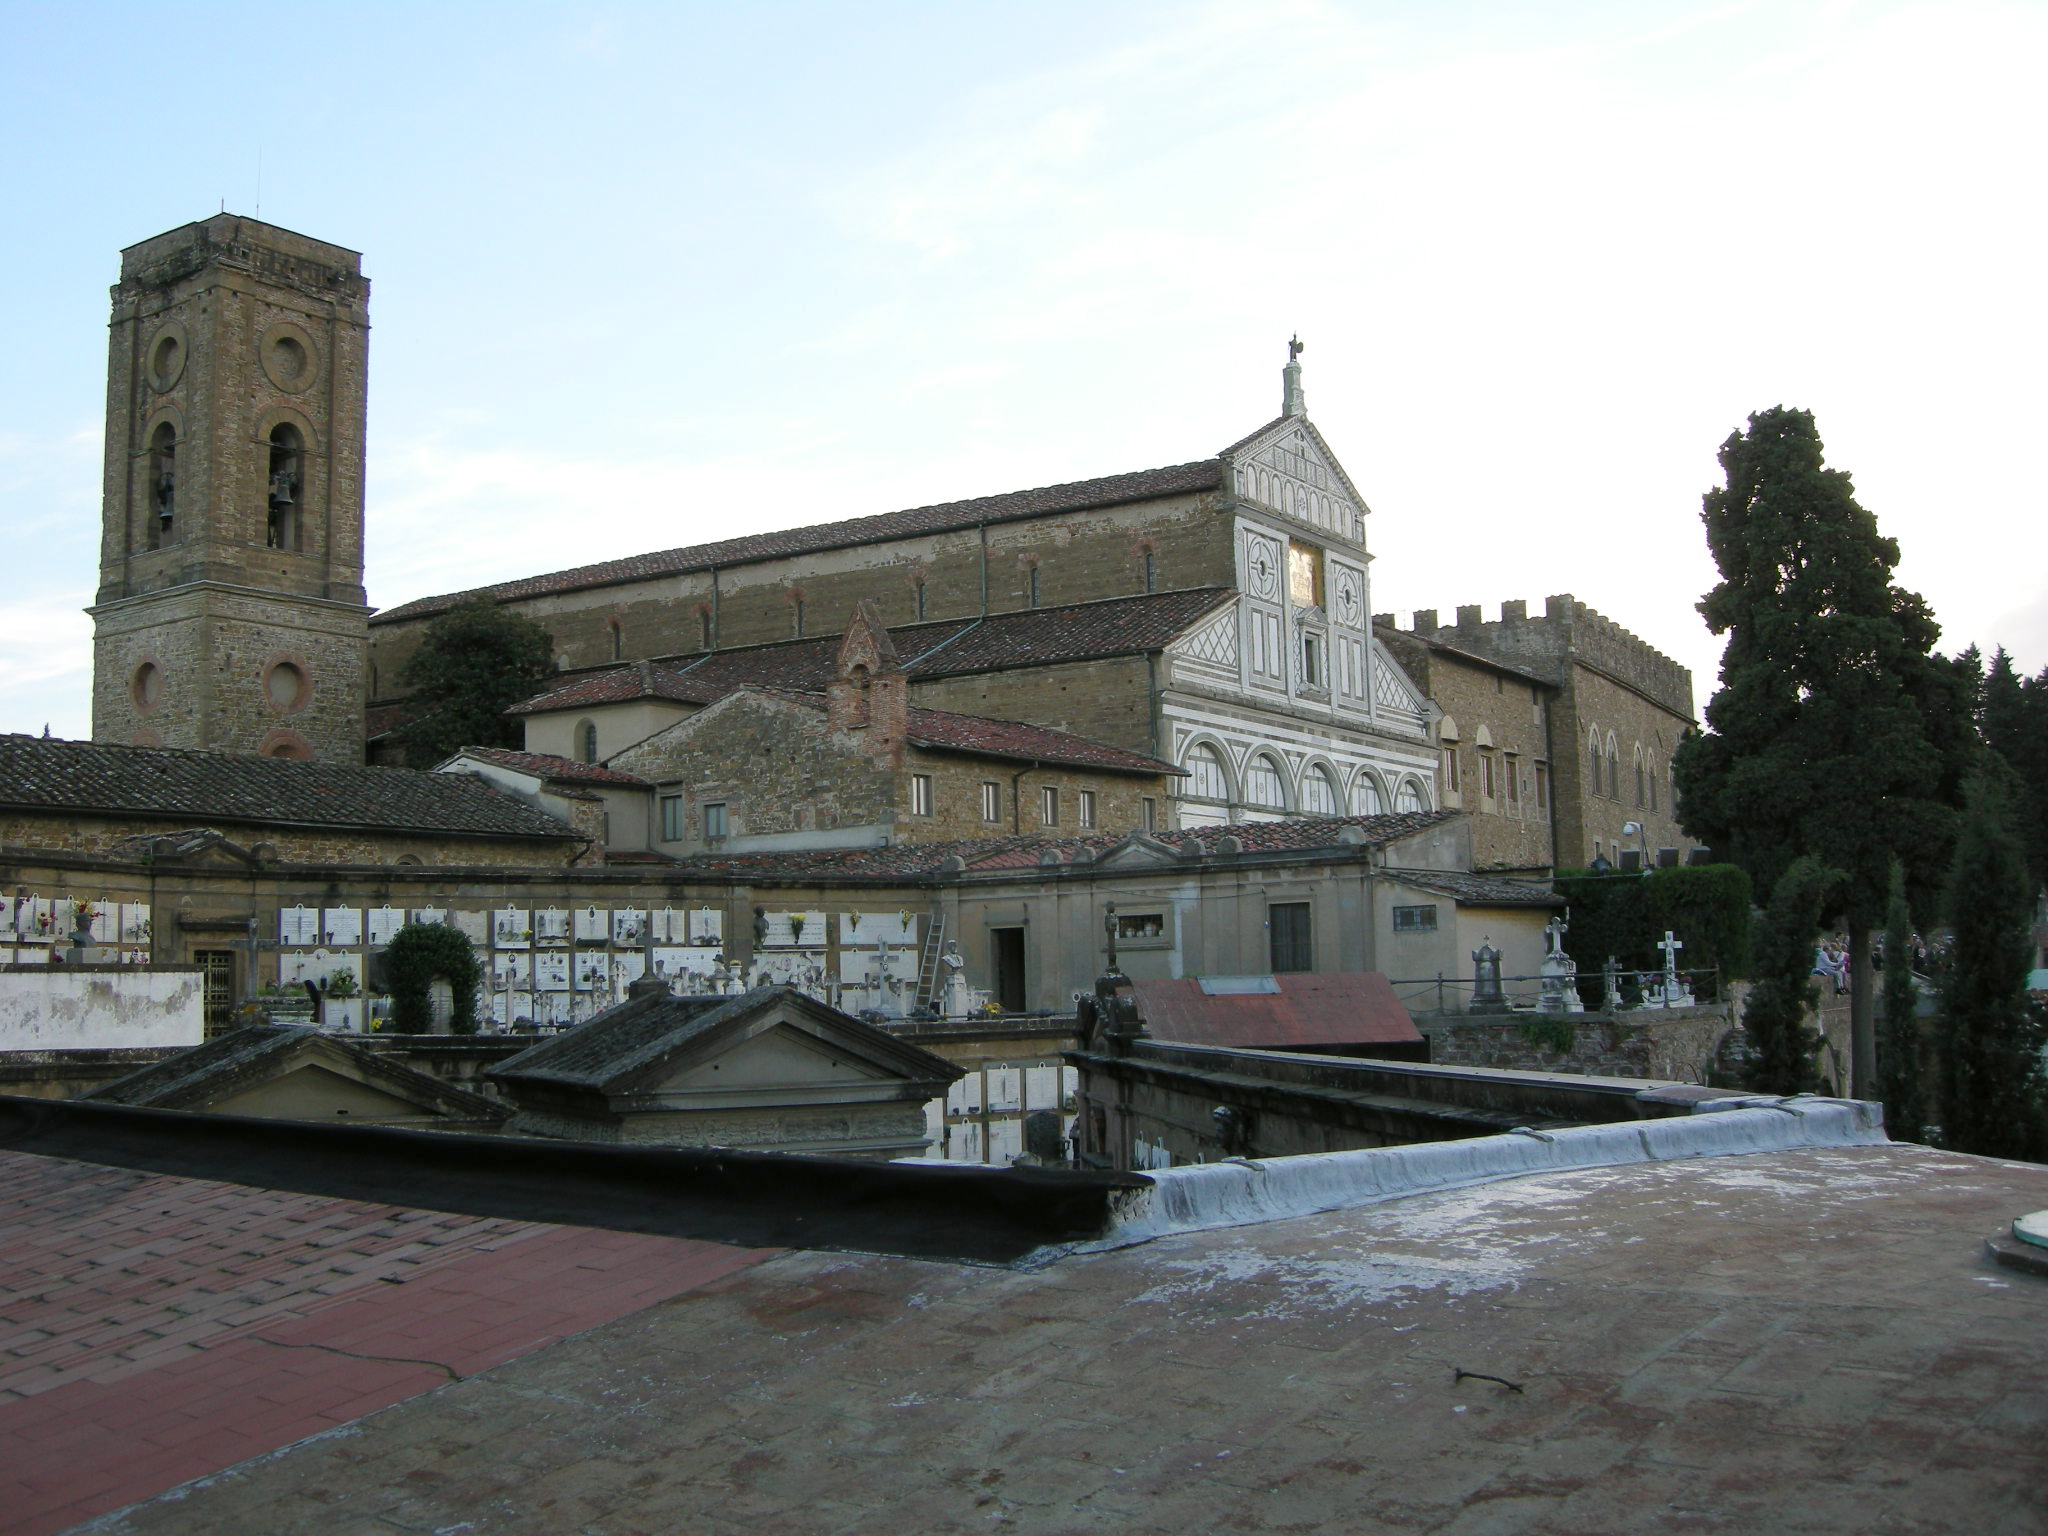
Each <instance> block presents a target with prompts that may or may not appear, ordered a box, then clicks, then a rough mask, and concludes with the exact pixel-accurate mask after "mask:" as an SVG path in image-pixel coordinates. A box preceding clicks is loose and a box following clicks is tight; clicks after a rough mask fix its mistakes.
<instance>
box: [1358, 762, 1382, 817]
mask: <svg viewBox="0 0 2048 1536" xmlns="http://www.w3.org/2000/svg"><path fill="white" fill-rule="evenodd" d="M1351 791H1352V797H1353V800H1354V801H1355V802H1356V804H1357V806H1358V814H1359V815H1361V816H1384V815H1386V813H1387V800H1386V796H1384V795H1382V794H1381V793H1380V781H1379V780H1378V779H1376V778H1374V777H1373V776H1372V774H1371V773H1370V772H1369V771H1367V770H1366V769H1363V768H1361V769H1359V770H1358V777H1357V779H1356V780H1354V781H1353V783H1352V786H1351Z"/></svg>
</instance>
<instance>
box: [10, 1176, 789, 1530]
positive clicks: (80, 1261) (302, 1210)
mask: <svg viewBox="0 0 2048 1536" xmlns="http://www.w3.org/2000/svg"><path fill="white" fill-rule="evenodd" d="M764 1256H765V1255H764V1254H763V1253H761V1252H757V1251H753V1250H748V1249H740V1248H726V1247H720V1246H718V1245H716V1244H710V1243H695V1242H686V1241H681V1240H678V1239H673V1238H658V1237H641V1236H635V1235H631V1234H625V1233H618V1232H598V1231H591V1230H588V1229H583V1228H573V1227H560V1226H546V1225H541V1224H536V1223H526V1222H513V1221H497V1220H489V1219H484V1218H478V1217H470V1216H451V1215H446V1214H443V1213H441V1212H437V1211H426V1210H409V1209H402V1208H399V1207H395V1206H372V1205H360V1204H355V1203H352V1202H350V1201H345V1200H325V1199H319V1198H314V1197H310V1196H302V1195H290V1194H278V1193H275V1192H271V1191H265V1190H256V1189H248V1188H243V1187H240V1186H236V1185H228V1184H216V1183H208V1182H204V1181H200V1180H193V1179H180V1178H170V1177H165V1176H161V1175H156V1174H145V1173H133V1172H128V1171H124V1170H120V1169H112V1168H102V1167H97V1166H93V1165H89V1164H84V1163H72V1162H65V1161H62V1160H59V1159H54V1158H42V1157H32V1156H27V1155H24V1154H20V1153H10V1152H0V1532H4V1533H5V1536H38V1533H42V1532H49V1531H56V1530H61V1529H64V1528H65V1527H68V1526H71V1525H74V1524H76V1523H77V1522H79V1521H80V1520H83V1519H85V1518H87V1517H88V1516H91V1515H95V1514H99V1513H102V1512H104V1511H107V1510H112V1509H119V1508H121V1507H122V1506H124V1505H127V1504H131V1503H134V1502H135V1501H136V1500H138V1499H143V1498H147V1497H149V1496H150V1495H152V1494H156V1493H160V1492H162V1491H164V1490H165V1489H168V1488H172V1487H175V1486H177V1485H178V1484H180V1483H183V1482H186V1481H187V1480H189V1479H191V1478H194V1477H199V1476H203V1475H205V1474H207V1473H211V1472H216V1471H218V1470H220V1469H221V1468H224V1467H229V1466H233V1465H234V1464H236V1463H238V1462H241V1461H245V1460H247V1459H248V1458H249V1457H251V1456H257V1455H261V1454H263V1453H264V1452H268V1451H272V1450H275V1449H277V1448H278V1447H280V1446H284V1445H289V1444H291V1443H292V1442H293V1441H296V1440H301V1439H304V1438H305V1437H306V1436H308V1435H314V1434H319V1433H321V1432H323V1431H328V1430H333V1429H335V1428H337V1427H338V1426H341V1425H345V1424H348V1423H350V1422H352V1421H354V1420H356V1419H358V1418H361V1417H362V1416H363V1415H364V1414H367V1413H372V1412H375V1411H376V1410H377V1409H380V1408H385V1407H389V1406H390V1405H391V1404H393V1403H397V1402H401V1401H403V1400H405V1399H406V1398H410V1397H415V1396H417V1395H419V1394H420V1393H422V1392H428V1391H431V1390H433V1389H434V1388H436V1387H441V1386H445V1385H447V1384H449V1383H450V1382H452V1381H457V1380H460V1379H462V1378H465V1377H468V1376H471V1375H473V1374H475V1373H476V1372H478V1371H482V1370H487V1369H489V1368H490V1367H492V1366H494V1365H500V1364H502V1363H504V1362H505V1361H508V1360H512V1359H516V1358H517V1357H518V1356H520V1355H522V1354H525V1353H527V1352H529V1351H531V1350H534V1349H537V1348H539V1347H541V1346H543V1345H546V1344H551V1343H554V1342H556V1341H558V1340H561V1339H563V1338H566V1337H568V1336H570V1335H572V1334H575V1333H578V1332H580V1331H582V1330H584V1329H587V1328H591V1327H593V1326H595V1325H597V1324H599V1323H604V1322H609V1321H611V1320H613V1319H615V1318H618V1317H621V1316H623V1315H625V1314H626V1313H629V1312H633V1311H637V1310H639V1309H640V1308H642V1307H645V1306H647V1305H649V1304H650V1303H652V1302H656V1301H661V1300H664V1299H666V1298H668V1297H671V1296H674V1295H676V1294H678V1293H679V1292H681V1291H684V1290H687V1289H688V1288H690V1287H691V1286H693V1285H699V1284H702V1283H704V1282H705V1281H707V1280H711V1279H715V1278H717V1277H719V1276H721V1275H724V1274H728V1273H730V1272H732V1271H733V1270H735V1269H738V1268H742V1267H744V1266H746V1265H749V1264H752V1263H755V1262H758V1261H759V1260H760V1259H761V1258H763V1257H764Z"/></svg>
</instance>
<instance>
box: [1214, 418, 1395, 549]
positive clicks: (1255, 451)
mask: <svg viewBox="0 0 2048 1536" xmlns="http://www.w3.org/2000/svg"><path fill="white" fill-rule="evenodd" d="M1224 458H1225V459H1226V460H1227V461H1228V462H1229V464H1230V466H1231V474H1232V478H1233V485H1234V489H1235V490H1236V493H1237V498H1238V500H1240V501H1242V502H1246V503H1249V504H1250V505H1252V506H1257V507H1263V508H1265V509H1267V510H1268V511H1272V512H1276V513H1279V514H1280V515H1281V516H1283V517H1291V518H1293V519H1294V520H1295V521H1297V522H1303V523H1308V524H1311V525H1312V526H1314V527H1318V528H1322V529H1325V530H1327V531H1329V532H1331V533H1335V534H1338V535H1339V536H1341V537H1343V538H1347V539H1350V538H1358V537H1360V534H1359V531H1358V529H1359V523H1358V520H1359V519H1360V518H1363V517H1365V516H1366V515H1368V514H1369V513H1370V512H1371V511H1372V508H1371V507H1369V506H1367V505H1366V501H1365V498H1364V497H1363V496H1362V495H1360V494H1359V491H1358V487H1357V486H1356V485H1354V484H1352V482H1351V476H1350V475H1349V474H1347V473H1346V472H1345V469H1344V466H1343V465H1342V464H1341V463H1339V462H1338V460H1337V455H1336V454H1335V453H1333V452H1332V451H1331V449H1330V445H1329V444H1328V443H1327V442H1325V441H1324V440H1323V435H1322V433H1320V432H1318V431H1317V430H1316V429H1315V426H1314V424H1313V423H1312V422H1310V421H1309V419H1308V418H1307V417H1306V416H1283V417H1281V418H1280V419H1279V420H1278V421H1275V422H1272V423H1271V424H1269V425H1268V426H1265V427H1262V428H1261V429H1260V430H1259V431H1257V432H1254V433H1253V434H1252V435H1251V436H1250V437H1248V438H1246V439H1245V440H1244V441H1243V442H1241V443H1238V444H1236V445H1235V446H1233V447H1232V448H1230V449H1229V450H1227V451H1226V453H1225V454H1224Z"/></svg>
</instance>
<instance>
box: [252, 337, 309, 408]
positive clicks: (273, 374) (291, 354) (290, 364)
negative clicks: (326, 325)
mask: <svg viewBox="0 0 2048 1536" xmlns="http://www.w3.org/2000/svg"><path fill="white" fill-rule="evenodd" d="M256 345H257V346H258V347H259V348H260V349H261V351H262V356H263V372H264V373H265V374H266V375H267V376H268V377H269V379H270V382H271V383H273V384H275V385H276V386H277V387H278V388H279V389H282V390H285V391H287V392H288V393H291V394H297V393H298V392H299V391H300V390H302V389H304V388H305V387H306V386H307V385H308V384H311V383H312V382H313V372H314V368H315V366H316V364H317V362H318V359H317V357H316V356H315V354H314V351H313V338H312V337H310V336H308V335H307V334H306V333H305V332H304V331H302V330H300V329H299V327H297V326H296V325H293V324H292V323H291V321H289V320H280V321H278V322H277V323H276V324H275V325H272V326H271V327H270V328H269V329H267V330H266V331H264V333H263V339H262V340H261V341H259V342H257V344H256Z"/></svg>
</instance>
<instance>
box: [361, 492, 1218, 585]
mask: <svg viewBox="0 0 2048 1536" xmlns="http://www.w3.org/2000/svg"><path fill="white" fill-rule="evenodd" d="M1222 479H1223V464H1222V461H1221V460H1219V459H1201V460H1197V461H1196V462H1194V463H1191V464H1174V465H1170V466H1168V467H1166V468H1164V469H1144V470H1138V471H1136V472H1135V473H1130V474H1122V475H1104V476H1102V477H1101V478H1099V479H1095V480H1076V481H1073V482H1070V483H1068V484H1065V485H1047V486H1040V487H1037V488H1035V489H1032V490H1025V491H1008V492H1005V493H1003V494H1002V495H998V496H977V497H975V498H973V499H971V500H968V501H948V502H942V503H940V504H938V505H936V506H929V507H910V508H907V509H905V510H903V511H900V512H882V513H878V514H876V515H875V516H872V517H854V518H847V519H845V520H844V521H841V522H836V523H815V524H812V525H811V526H810V527H807V528H785V529H781V530H779V531H776V532H773V533H750V534H745V535H743V536H741V537H739V538H736V539H721V540H719V541H718V542H716V543H712V544H692V545H686V546H684V547H683V548H680V549H663V550H656V551H654V552H653V553H651V554H645V555H629V556H627V557H626V558H625V559H623V560H605V561H600V562H599V563H597V564H595V565H582V566H577V567H575V568H573V569H571V570H566V571H551V572H548V573H546V574H544V575H539V576H527V577H523V578H521V579H520V580H517V581H503V582H499V583H497V584H496V585H495V586H488V587H476V588H472V589H471V590H469V591H467V592H449V593H443V594H440V595H438V596H435V597H422V598H416V599H415V600H414V601H412V602H409V603H403V604H400V605H399V606H398V607H396V608H390V609H387V610H385V611H384V612H383V613H380V614H377V615H376V616H375V617H373V618H372V619H371V620H370V622H371V624H372V625H377V624H391V623H396V622H398V621H400V620H404V619H418V618H424V617H427V616H428V615H431V614H436V613H440V612H443V611H444V610H446V609H448V608H451V607H453V606H454V605H455V604H456V603H458V602H461V601H462V600H463V599H465V598H471V597H488V598H491V599H492V600H494V601H496V602H509V601H512V600H514V599H517V598H522V597H541V596H545V595H547V594H549V593H555V592H574V591H578V590H580V589H582V588H585V587H602V586H609V585H612V584H613V583H617V582H628V581H644V580H646V579H648V578H650V577H656V576H674V575H679V574H681V573H682V572H685V571H701V570H706V569H709V568H710V567H712V566H715V565H739V564H743V563H745V562H748V561H753V560H775V559H781V558H784V557H786V556H790V555H808V554H815V553H817V552H819V551H821V550H827V549H840V548H844V547H846V546H848V545H852V544H869V543H874V542H876V541H878V540H882V539H899V538H905V537H909V536H912V535H916V534H923V533H943V532H945V531H947V530H949V529H953V528H972V527H974V526H975V525H976V524H977V523H993V522H1005V521H1008V520H1009V519H1012V518H1020V517H1039V516H1043V515H1045V514H1046V513H1050V512H1077V511H1082V510H1085V509H1086V508H1089V507H1106V506H1115V505H1116V504H1118V503H1119V502H1126V501H1144V500H1149V499H1152V498H1154V497H1159V496H1178V495H1184V494H1187V493H1189V492H1193V491H1204V490H1211V489H1214V488H1215V487H1216V486H1217V485H1219V484H1221V483H1222Z"/></svg>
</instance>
